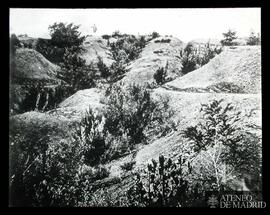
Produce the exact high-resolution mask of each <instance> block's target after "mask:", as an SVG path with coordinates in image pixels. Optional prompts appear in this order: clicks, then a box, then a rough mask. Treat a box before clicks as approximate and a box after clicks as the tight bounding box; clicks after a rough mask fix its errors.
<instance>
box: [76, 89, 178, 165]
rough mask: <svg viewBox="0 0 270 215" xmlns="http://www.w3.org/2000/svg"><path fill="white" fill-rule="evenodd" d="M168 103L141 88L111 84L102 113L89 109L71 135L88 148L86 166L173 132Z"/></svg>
mask: <svg viewBox="0 0 270 215" xmlns="http://www.w3.org/2000/svg"><path fill="white" fill-rule="evenodd" d="M168 102H169V100H168V98H167V99H165V98H161V97H160V98H159V101H156V100H154V99H153V98H152V97H151V95H150V92H149V90H147V89H146V88H144V87H141V86H136V85H130V86H127V87H126V88H124V86H121V85H111V87H109V88H108V89H107V92H106V98H105V110H104V111H103V114H102V115H96V114H94V113H93V111H92V110H89V112H87V113H86V116H85V117H84V118H83V120H82V122H81V123H80V125H79V126H78V129H77V130H76V132H75V133H74V135H75V138H76V141H78V142H81V143H82V144H83V145H85V146H87V147H88V148H87V150H86V152H85V154H84V156H85V159H86V161H87V163H88V165H96V164H99V163H104V162H107V161H110V160H112V159H116V158H119V157H121V156H123V155H125V154H126V153H131V151H132V150H134V149H135V147H136V145H137V144H146V143H147V142H148V138H150V137H153V136H158V135H166V134H167V133H168V132H170V131H171V130H172V129H176V127H175V124H174V123H173V121H171V118H172V116H173V114H174V112H173V110H171V109H170V108H169V106H168Z"/></svg>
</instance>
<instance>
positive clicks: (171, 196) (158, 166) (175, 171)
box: [127, 156, 199, 207]
mask: <svg viewBox="0 0 270 215" xmlns="http://www.w3.org/2000/svg"><path fill="white" fill-rule="evenodd" d="M191 171H192V169H191V166H190V163H189V162H188V161H187V160H186V159H182V158H181V157H179V159H178V161H177V162H173V161H172V160H171V159H170V158H169V159H166V158H165V157H164V156H160V157H159V160H158V163H157V162H156V161H155V160H152V163H151V164H148V166H147V171H144V173H143V174H139V173H137V174H136V179H135V184H134V185H133V187H131V188H130V189H129V191H128V194H127V195H128V203H129V205H130V206H139V207H164V206H165V207H187V206H191V205H192V204H194V203H195V201H196V200H197V199H198V198H199V195H198V193H197V191H198V190H197V189H196V188H194V187H193V188H192V187H190V182H189V181H188V180H187V178H186V177H187V175H188V174H190V173H191Z"/></svg>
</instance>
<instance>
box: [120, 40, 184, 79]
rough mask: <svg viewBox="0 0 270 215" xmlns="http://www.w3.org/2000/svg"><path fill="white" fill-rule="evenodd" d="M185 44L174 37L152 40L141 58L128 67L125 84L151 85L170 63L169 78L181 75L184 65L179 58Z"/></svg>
mask: <svg viewBox="0 0 270 215" xmlns="http://www.w3.org/2000/svg"><path fill="white" fill-rule="evenodd" d="M181 49H183V42H182V41H180V40H179V39H177V38H174V37H158V38H155V39H154V40H151V41H150V42H149V44H147V45H146V47H145V48H144V49H143V51H142V53H141V55H140V57H139V58H138V59H136V60H135V61H133V62H131V64H130V65H128V66H127V69H128V70H129V72H127V73H126V76H125V77H124V78H123V79H122V80H123V82H124V83H130V82H134V83H138V84H143V83H146V82H148V83H151V82H154V81H155V80H154V78H153V75H154V73H155V72H156V71H157V70H158V69H159V68H160V67H165V66H166V64H167V63H168V78H171V79H174V78H175V77H177V76H179V75H181V68H182V64H181V61H180V58H179V53H180V50H181Z"/></svg>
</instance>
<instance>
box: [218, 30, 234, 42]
mask: <svg viewBox="0 0 270 215" xmlns="http://www.w3.org/2000/svg"><path fill="white" fill-rule="evenodd" d="M223 36H224V39H223V40H221V41H220V43H221V44H222V45H223V46H233V45H236V44H235V42H234V40H235V39H237V36H236V31H232V30H230V29H229V30H228V32H226V33H223Z"/></svg>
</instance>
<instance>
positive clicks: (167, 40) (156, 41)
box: [155, 39, 171, 43]
mask: <svg viewBox="0 0 270 215" xmlns="http://www.w3.org/2000/svg"><path fill="white" fill-rule="evenodd" d="M170 42H171V39H166V40H165V39H161V40H155V43H170Z"/></svg>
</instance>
